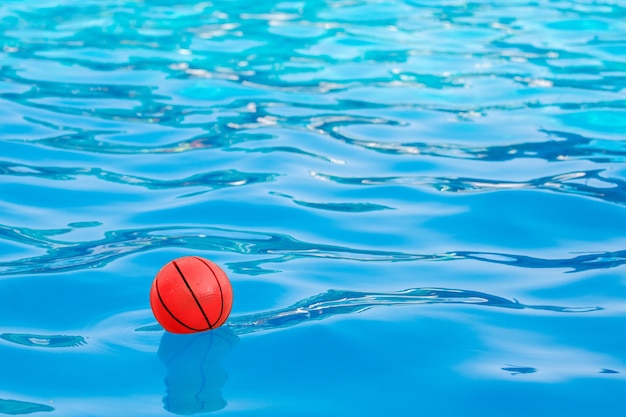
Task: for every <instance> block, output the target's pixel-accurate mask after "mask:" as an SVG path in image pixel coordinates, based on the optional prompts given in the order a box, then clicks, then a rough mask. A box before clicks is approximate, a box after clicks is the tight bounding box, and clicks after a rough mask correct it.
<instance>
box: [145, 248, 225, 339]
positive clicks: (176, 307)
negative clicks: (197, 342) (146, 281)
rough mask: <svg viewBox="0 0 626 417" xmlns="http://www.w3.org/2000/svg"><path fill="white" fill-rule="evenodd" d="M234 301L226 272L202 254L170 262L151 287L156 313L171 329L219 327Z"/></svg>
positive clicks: (152, 301) (194, 329) (162, 269)
mask: <svg viewBox="0 0 626 417" xmlns="http://www.w3.org/2000/svg"><path fill="white" fill-rule="evenodd" d="M232 305H233V289H232V286H231V285H230V281H229V279H228V277H227V276H226V273H225V272H224V271H223V270H222V269H221V268H220V267H219V266H217V265H216V264H215V263H213V262H211V261H209V260H207V259H204V258H201V257H199V256H185V257H182V258H178V259H175V260H173V261H170V262H168V263H167V264H166V265H165V266H164V267H163V268H161V270H160V271H159V272H158V273H157V274H156V277H155V278H154V281H153V282H152V288H151V289H150V306H151V307H152V312H153V313H154V317H155V318H156V319H157V321H158V322H159V323H160V324H161V326H163V328H165V330H167V331H168V332H171V333H196V332H203V331H206V330H211V329H216V328H218V327H219V326H221V325H222V324H224V322H225V321H226V319H227V318H228V315H229V314H230V310H231V308H232Z"/></svg>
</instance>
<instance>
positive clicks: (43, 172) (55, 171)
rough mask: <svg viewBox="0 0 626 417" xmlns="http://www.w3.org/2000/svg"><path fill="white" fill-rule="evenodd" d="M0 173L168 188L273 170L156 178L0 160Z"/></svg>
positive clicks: (253, 178) (238, 181) (226, 182)
mask: <svg viewBox="0 0 626 417" xmlns="http://www.w3.org/2000/svg"><path fill="white" fill-rule="evenodd" d="M0 175H11V176H20V177H23V176H28V177H36V178H43V179H48V180H57V181H68V180H74V179H76V178H77V177H81V176H87V177H95V178H98V179H100V180H103V181H107V182H113V183H118V184H125V185H131V186H139V187H145V188H147V189H151V190H162V189H172V188H186V187H203V188H208V189H210V190H216V189H221V188H227V187H239V186H242V185H247V184H254V183H260V182H270V181H273V180H274V179H275V178H276V176H277V175H276V174H268V173H251V172H239V171H237V170H234V169H231V170H224V171H214V172H208V173H204V174H195V175H192V176H189V177H187V178H182V179H179V180H157V179H153V178H146V177H139V176H134V175H127V174H119V173H116V172H111V171H106V170H104V169H101V168H61V167H38V166H33V165H26V164H17V163H11V162H7V161H1V160H0Z"/></svg>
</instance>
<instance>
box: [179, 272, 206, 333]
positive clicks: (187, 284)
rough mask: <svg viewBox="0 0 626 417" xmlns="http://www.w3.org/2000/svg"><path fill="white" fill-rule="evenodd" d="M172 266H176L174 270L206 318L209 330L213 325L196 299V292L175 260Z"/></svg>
mask: <svg viewBox="0 0 626 417" xmlns="http://www.w3.org/2000/svg"><path fill="white" fill-rule="evenodd" d="M174 267H175V268H176V270H177V271H178V273H179V274H180V277H181V278H182V279H183V282H184V283H185V285H186V286H187V289H188V290H189V293H190V294H191V296H192V297H193V299H194V300H195V301H196V305H197V306H198V308H199V309H200V312H201V313H202V315H203V316H204V319H205V320H206V324H207V326H209V330H210V329H212V328H213V326H211V323H210V322H209V318H208V317H207V315H206V313H205V312H204V309H203V308H202V305H201V304H200V300H198V298H197V297H196V294H194V292H193V290H192V289H191V286H190V285H189V283H188V282H187V279H186V278H185V276H184V275H183V272H182V271H181V270H180V268H179V267H178V264H177V263H176V262H174Z"/></svg>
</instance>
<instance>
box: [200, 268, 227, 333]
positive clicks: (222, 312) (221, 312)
mask: <svg viewBox="0 0 626 417" xmlns="http://www.w3.org/2000/svg"><path fill="white" fill-rule="evenodd" d="M195 258H196V259H197V260H199V261H200V262H202V263H203V264H205V265H206V267H207V268H209V270H210V271H211V272H212V273H213V277H215V282H217V287H218V288H219V289H220V302H221V304H222V306H221V308H220V315H219V316H218V317H217V320H215V323H213V326H215V325H216V324H217V323H219V322H220V319H221V318H222V315H223V314H224V293H223V292H222V285H221V284H220V280H219V279H217V274H216V273H215V271H214V270H213V268H211V265H209V264H208V263H207V262H206V261H205V260H204V259H202V258H200V257H198V256H195ZM209 326H211V323H209ZM213 326H211V328H213Z"/></svg>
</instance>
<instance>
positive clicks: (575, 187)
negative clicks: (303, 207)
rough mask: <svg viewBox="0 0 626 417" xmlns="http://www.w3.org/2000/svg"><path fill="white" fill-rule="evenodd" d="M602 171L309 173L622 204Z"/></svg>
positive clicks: (622, 184)
mask: <svg viewBox="0 0 626 417" xmlns="http://www.w3.org/2000/svg"><path fill="white" fill-rule="evenodd" d="M604 172H605V170H603V169H598V170H588V171H575V172H568V173H564V174H557V175H550V176H546V177H540V178H535V179H532V180H529V181H503V180H490V179H482V178H462V177H461V178H458V177H456V178H455V177H451V178H445V177H426V176H419V177H409V176H393V177H340V176H335V175H326V174H321V173H318V172H311V175H312V176H313V177H315V178H318V179H320V180H323V181H332V182H335V183H338V184H344V185H359V186H362V185H365V186H377V185H407V186H421V187H429V188H433V189H435V190H437V191H441V192H448V193H483V192H491V191H502V190H547V191H553V192H557V193H562V194H568V195H576V196H584V197H590V198H594V199H597V200H601V201H604V202H606V203H612V204H618V205H622V206H623V205H626V181H624V180H622V179H619V178H608V177H606V176H604V175H602V173H604Z"/></svg>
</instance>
